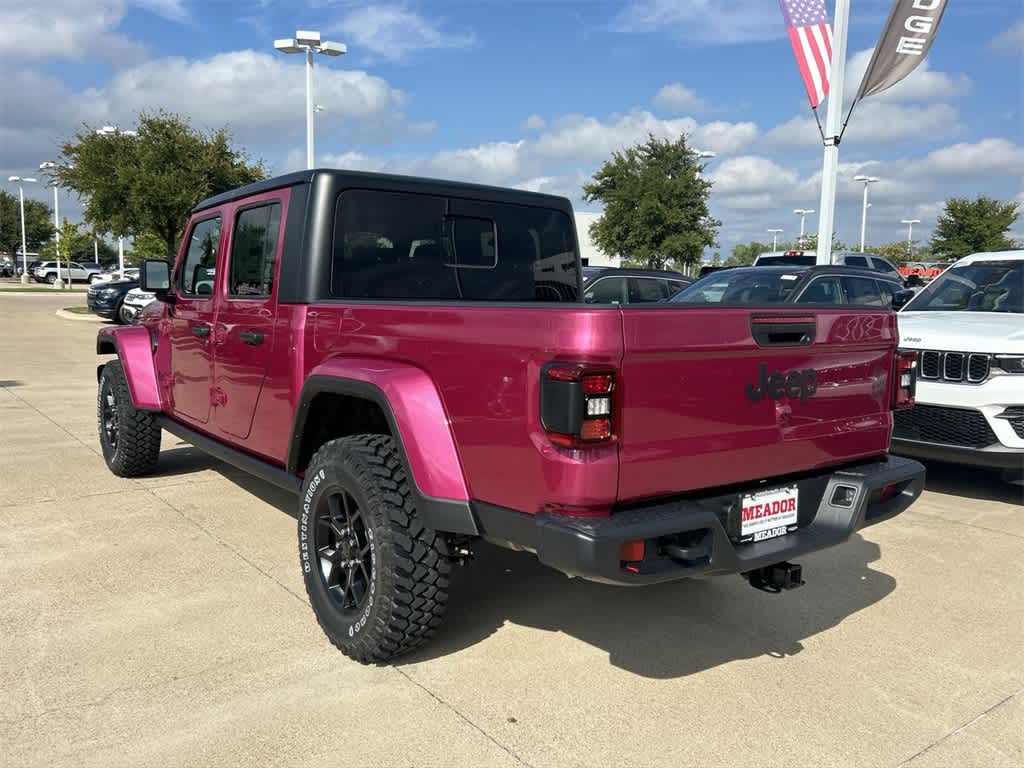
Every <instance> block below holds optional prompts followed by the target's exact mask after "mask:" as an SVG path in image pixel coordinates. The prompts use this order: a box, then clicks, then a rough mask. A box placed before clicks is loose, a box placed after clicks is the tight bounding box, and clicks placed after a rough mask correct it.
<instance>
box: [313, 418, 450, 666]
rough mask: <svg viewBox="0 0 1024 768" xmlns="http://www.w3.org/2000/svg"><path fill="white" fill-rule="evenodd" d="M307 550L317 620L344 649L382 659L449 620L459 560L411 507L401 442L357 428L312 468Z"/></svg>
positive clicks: (324, 450) (326, 448) (328, 446)
mask: <svg viewBox="0 0 1024 768" xmlns="http://www.w3.org/2000/svg"><path fill="white" fill-rule="evenodd" d="M301 500H302V506H301V509H300V515H299V525H298V535H299V557H300V562H301V564H302V570H303V577H304V579H305V583H306V592H307V594H308V595H309V601H310V604H311V606H312V607H313V612H314V613H315V614H316V618H317V621H318V622H319V623H320V626H321V628H323V630H324V632H325V633H326V634H327V637H328V639H329V640H330V641H331V642H332V643H333V644H334V645H335V646H337V647H338V648H339V649H340V650H341V651H342V653H344V654H345V655H347V656H351V657H352V658H353V659H355V660H357V661H360V662H363V663H370V662H380V661H387V660H388V659H391V658H394V657H396V656H399V655H401V654H403V653H407V652H409V651H411V650H413V649H414V648H417V647H419V646H420V645H422V644H423V643H425V642H426V641H427V640H429V639H430V637H431V636H432V635H433V634H434V631H435V630H436V629H437V627H438V626H439V625H440V624H441V619H442V617H443V615H444V611H445V608H446V606H447V603H448V578H449V574H450V572H451V563H450V562H449V560H448V558H447V549H446V546H445V542H444V540H443V538H442V537H441V536H440V535H439V534H438V533H437V532H435V531H433V530H431V529H429V528H427V527H425V526H424V525H423V524H422V523H421V522H420V520H419V518H418V516H417V514H416V510H415V508H414V506H413V498H412V493H411V490H410V487H409V481H408V478H407V477H406V473H405V468H404V465H403V463H402V460H401V457H400V455H399V453H398V450H397V447H396V445H395V442H394V440H393V439H392V438H391V437H388V436H386V435H357V436H354V437H345V438H340V439H337V440H332V441H330V442H328V443H325V444H324V445H323V446H321V448H320V450H319V451H317V453H316V455H315V456H314V457H313V459H312V461H310V464H309V467H307V469H306V476H305V484H304V486H303V493H302V499H301Z"/></svg>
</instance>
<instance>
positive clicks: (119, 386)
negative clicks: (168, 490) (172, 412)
mask: <svg viewBox="0 0 1024 768" xmlns="http://www.w3.org/2000/svg"><path fill="white" fill-rule="evenodd" d="M96 417H97V421H98V426H99V435H100V447H101V448H102V449H103V459H104V461H106V462H107V467H108V468H109V469H110V471H111V472H113V473H114V474H115V475H118V476H119V477H139V476H140V475H148V474H149V473H150V472H152V471H153V469H154V468H155V467H156V463H157V459H158V458H159V456H160V426H159V425H158V424H157V423H156V414H154V413H152V412H150V411H140V410H139V409H138V408H136V407H135V406H134V405H132V399H131V394H130V393H129V392H128V380H127V379H125V376H124V369H123V368H122V367H121V361H120V360H111V361H110V362H109V363H107V364H106V365H105V366H103V372H102V373H101V374H100V383H99V394H98V396H97V401H96Z"/></svg>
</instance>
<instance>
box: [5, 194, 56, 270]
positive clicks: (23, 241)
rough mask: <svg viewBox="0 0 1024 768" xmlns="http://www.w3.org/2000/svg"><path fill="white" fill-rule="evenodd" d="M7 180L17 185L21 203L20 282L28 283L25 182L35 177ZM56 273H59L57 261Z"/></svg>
mask: <svg viewBox="0 0 1024 768" xmlns="http://www.w3.org/2000/svg"><path fill="white" fill-rule="evenodd" d="M7 180H8V181H13V182H15V183H17V185H18V201H19V204H20V205H21V284H22V285H27V284H28V239H27V238H26V237H25V184H35V183H36V180H35V179H30V178H27V177H25V176H9V177H7ZM57 273H58V274H59V273H60V267H59V262H58V268H57Z"/></svg>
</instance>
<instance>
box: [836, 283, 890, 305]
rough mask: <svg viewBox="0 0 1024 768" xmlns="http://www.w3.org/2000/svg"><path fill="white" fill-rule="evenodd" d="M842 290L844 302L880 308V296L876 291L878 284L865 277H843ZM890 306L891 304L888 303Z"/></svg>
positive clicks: (881, 303)
mask: <svg viewBox="0 0 1024 768" xmlns="http://www.w3.org/2000/svg"><path fill="white" fill-rule="evenodd" d="M842 281H843V289H844V291H845V293H846V301H847V303H849V304H854V305H857V306H862V307H882V306H885V304H884V303H883V302H882V294H881V293H879V291H878V283H876V282H875V281H874V280H871V279H869V278H866V277H844V278H842ZM889 304H890V306H891V304H892V302H890V303H889Z"/></svg>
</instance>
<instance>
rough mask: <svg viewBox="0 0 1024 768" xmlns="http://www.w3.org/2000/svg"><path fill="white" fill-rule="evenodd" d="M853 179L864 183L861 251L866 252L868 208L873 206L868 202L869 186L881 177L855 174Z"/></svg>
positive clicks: (861, 213) (861, 214) (861, 215)
mask: <svg viewBox="0 0 1024 768" xmlns="http://www.w3.org/2000/svg"><path fill="white" fill-rule="evenodd" d="M853 180H854V181H859V182H861V183H862V184H863V185H864V205H863V207H862V208H861V212H860V252H861V253H864V241H865V239H866V238H867V234H868V208H870V207H871V204H870V203H868V188H869V187H870V186H871V185H872V184H874V183H875V182H878V181H881V179H879V178H878V177H877V176H854V177H853Z"/></svg>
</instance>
